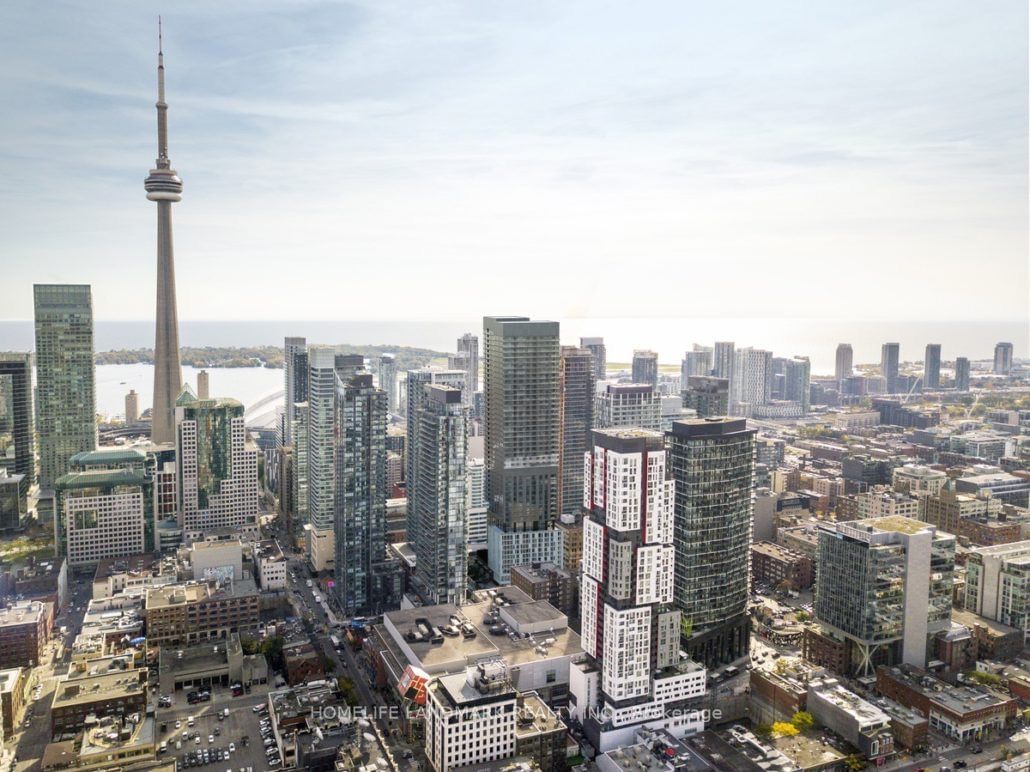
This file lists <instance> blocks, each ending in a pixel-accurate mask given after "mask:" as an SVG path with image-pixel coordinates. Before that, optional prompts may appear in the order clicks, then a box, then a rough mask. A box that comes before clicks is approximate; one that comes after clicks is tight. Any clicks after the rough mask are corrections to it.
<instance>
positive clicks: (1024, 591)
mask: <svg viewBox="0 0 1030 772" xmlns="http://www.w3.org/2000/svg"><path fill="white" fill-rule="evenodd" d="M1028 577H1030V541H1018V542H1014V543H1012V544H1000V545H997V546H994V547H978V548H977V549H974V550H971V551H970V552H969V554H968V556H967V558H966V598H965V607H966V609H967V610H968V611H972V612H973V613H975V614H977V615H978V616H982V617H986V618H987V619H992V620H994V621H995V622H1001V623H1002V624H1004V625H1008V626H1009V627H1014V628H1016V629H1017V630H1019V631H1020V633H1022V635H1023V645H1024V646H1025V645H1026V644H1027V642H1028V641H1030V584H1028V582H1027V579H1028Z"/></svg>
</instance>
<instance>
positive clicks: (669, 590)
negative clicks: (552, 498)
mask: <svg viewBox="0 0 1030 772" xmlns="http://www.w3.org/2000/svg"><path fill="white" fill-rule="evenodd" d="M584 462H585V468H584V486H583V488H584V490H583V505H584V508H585V509H586V514H585V516H584V518H583V574H582V583H581V595H580V609H581V620H582V631H581V634H582V641H583V649H584V651H585V652H586V654H587V660H586V661H585V662H583V663H581V664H580V665H578V666H576V665H574V666H572V670H571V671H570V690H571V692H572V697H573V706H572V709H573V716H574V717H575V718H577V719H578V720H579V721H580V723H581V724H582V725H583V727H584V729H585V730H586V732H587V735H588V737H590V739H591V741H592V742H593V744H594V745H595V747H597V749H598V751H599V752H602V753H603V752H605V751H607V750H609V749H610V748H614V747H618V746H620V745H624V744H627V743H632V741H633V737H634V735H635V732H636V731H637V730H638V729H639V728H641V727H643V726H646V727H655V728H663V729H668V730H669V731H670V732H672V733H673V734H674V735H675V736H677V737H682V736H684V735H686V734H691V733H693V732H696V731H700V730H702V729H703V728H704V721H703V719H702V716H701V714H700V712H699V711H696V710H692V709H691V703H692V702H694V701H696V700H697V699H698V698H700V697H702V696H703V695H704V690H705V670H704V668H703V667H701V666H700V665H698V664H697V663H694V662H692V661H690V660H688V659H685V658H681V655H680V646H679V643H680V615H679V612H678V611H676V610H674V609H673V607H672V602H673V574H674V567H675V548H674V547H673V494H674V486H675V483H674V482H673V480H671V479H669V476H668V475H667V473H666V463H667V459H666V451H665V446H664V441H663V437H662V435H661V433H659V432H656V431H649V430H645V429H637V428H632V427H615V428H611V429H599V430H596V431H595V432H594V448H593V450H592V451H590V452H588V453H586V455H585V459H584Z"/></svg>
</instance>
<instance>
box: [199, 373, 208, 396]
mask: <svg viewBox="0 0 1030 772" xmlns="http://www.w3.org/2000/svg"><path fill="white" fill-rule="evenodd" d="M197 399H211V376H209V375H208V373H207V370H201V371H200V372H199V373H197Z"/></svg>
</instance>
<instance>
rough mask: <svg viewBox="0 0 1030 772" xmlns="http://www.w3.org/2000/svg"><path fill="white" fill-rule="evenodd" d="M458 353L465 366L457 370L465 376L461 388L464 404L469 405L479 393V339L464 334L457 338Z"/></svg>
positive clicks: (470, 334)
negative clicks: (460, 370)
mask: <svg viewBox="0 0 1030 772" xmlns="http://www.w3.org/2000/svg"><path fill="white" fill-rule="evenodd" d="M458 353H459V354H461V355H463V359H464V362H465V366H464V367H462V368H459V369H462V370H464V371H465V373H466V374H467V377H466V380H465V386H464V388H463V392H464V397H465V404H466V405H471V404H472V401H473V399H472V398H473V395H474V394H475V393H476V392H477V391H479V338H478V337H477V336H476V335H473V334H472V333H471V332H466V333H465V334H464V335H462V336H461V337H460V338H458Z"/></svg>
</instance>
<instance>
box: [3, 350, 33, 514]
mask: <svg viewBox="0 0 1030 772" xmlns="http://www.w3.org/2000/svg"><path fill="white" fill-rule="evenodd" d="M33 435H34V429H33V413H32V355H31V354H23V353H0V469H5V470H7V473H8V474H9V475H12V476H13V475H20V476H21V477H20V485H19V490H20V493H21V496H22V497H23V498H24V497H25V496H27V495H28V492H29V488H31V487H32V486H33V485H34V484H35V481H36V459H35V451H34V443H33V441H34V437H33Z"/></svg>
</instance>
